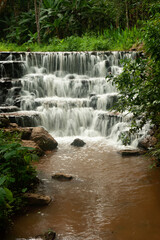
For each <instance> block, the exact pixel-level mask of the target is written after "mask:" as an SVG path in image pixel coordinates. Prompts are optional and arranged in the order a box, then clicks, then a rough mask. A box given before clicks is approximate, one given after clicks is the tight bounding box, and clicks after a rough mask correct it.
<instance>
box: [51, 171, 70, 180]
mask: <svg viewBox="0 0 160 240" xmlns="http://www.w3.org/2000/svg"><path fill="white" fill-rule="evenodd" d="M52 179H55V180H58V181H71V180H72V179H73V176H71V175H66V174H63V173H56V174H54V175H53V176H52Z"/></svg>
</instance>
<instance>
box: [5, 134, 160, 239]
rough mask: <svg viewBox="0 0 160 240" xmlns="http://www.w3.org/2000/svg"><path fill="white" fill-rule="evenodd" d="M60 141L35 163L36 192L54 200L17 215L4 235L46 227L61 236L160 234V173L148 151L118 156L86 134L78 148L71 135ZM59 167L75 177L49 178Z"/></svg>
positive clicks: (27, 233) (31, 233)
mask: <svg viewBox="0 0 160 240" xmlns="http://www.w3.org/2000/svg"><path fill="white" fill-rule="evenodd" d="M59 142H60V144H59V147H58V149H57V150H56V151H54V152H53V153H50V154H49V155H47V156H44V157H43V158H42V159H41V160H40V162H39V163H38V165H37V168H38V170H39V176H40V177H41V178H42V180H43V184H42V185H41V186H40V187H39V192H42V193H45V194H47V195H50V196H51V197H52V198H53V201H52V202H51V204H50V205H49V206H47V207H42V208H34V209H32V210H31V211H30V212H28V213H27V214H26V215H24V216H20V217H17V218H16V219H15V221H14V228H13V229H12V232H11V233H10V234H9V236H8V237H7V239H6V240H15V239H18V238H27V239H28V238H29V237H34V236H36V235H38V234H40V233H43V232H45V231H46V230H48V229H54V230H55V231H56V233H57V234H58V239H62V240H84V239H85V240H129V239H130V240H143V239H145V240H150V239H152V240H159V236H160V223H159V214H160V204H159V202H160V191H159V189H160V174H159V169H152V170H150V168H149V166H150V164H151V163H150V161H149V160H148V159H147V157H144V156H143V157H142V156H138V157H121V155H119V154H118V153H117V147H116V148H115V147H114V146H113V145H112V146H111V145H110V144H109V142H108V141H107V140H105V139H102V138H97V139H92V140H91V139H86V143H87V144H86V145H85V146H84V147H83V148H76V147H73V146H70V142H71V139H70V138H69V139H67V140H65V141H64V140H61V139H60V140H59ZM59 172H61V173H64V174H71V175H72V176H73V177H74V178H73V180H72V181H70V182H59V181H57V180H54V179H51V176H52V175H53V174H54V173H59Z"/></svg>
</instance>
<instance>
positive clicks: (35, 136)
mask: <svg viewBox="0 0 160 240" xmlns="http://www.w3.org/2000/svg"><path fill="white" fill-rule="evenodd" d="M31 140H33V141H34V142H35V143H36V144H37V145H38V146H39V147H40V148H41V149H42V150H43V151H48V150H49V151H50V150H53V149H55V148H57V145H58V143H57V141H56V140H55V139H54V138H53V137H52V136H51V135H50V134H49V133H48V132H47V131H46V130H45V129H44V128H42V127H34V128H33V130H32V134H31Z"/></svg>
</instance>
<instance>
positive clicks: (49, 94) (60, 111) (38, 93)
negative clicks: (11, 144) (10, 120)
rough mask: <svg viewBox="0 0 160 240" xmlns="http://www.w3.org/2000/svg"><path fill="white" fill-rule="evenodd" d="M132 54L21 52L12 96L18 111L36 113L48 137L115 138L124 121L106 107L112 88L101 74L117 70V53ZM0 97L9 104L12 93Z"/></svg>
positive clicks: (131, 55)
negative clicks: (18, 76) (17, 90)
mask: <svg viewBox="0 0 160 240" xmlns="http://www.w3.org/2000/svg"><path fill="white" fill-rule="evenodd" d="M135 57H136V53H135V52H66V53H62V52H55V53H26V54H21V55H20V60H21V61H22V62H24V63H25V66H26V74H25V75H24V76H23V77H22V78H21V84H22V90H21V92H20V96H19V98H18V99H16V101H18V102H19V103H20V109H21V111H29V112H30V113H31V112H32V113H35V114H38V115H39V118H38V119H37V121H36V124H37V125H42V126H44V127H45V128H46V129H47V130H48V131H49V132H50V133H51V134H53V136H54V137H64V136H83V137H86V136H88V137H97V136H105V137H108V138H112V139H114V140H115V141H119V138H118V137H119V134H120V132H121V131H126V130H128V126H127V123H126V122H124V117H122V116H120V115H118V114H114V113H113V112H110V110H109V109H110V108H111V107H112V106H113V104H114V103H115V102H116V100H117V90H116V88H115V87H114V86H113V85H112V83H111V82H107V79H106V76H107V75H109V74H115V75H116V74H119V73H120V72H121V71H122V67H121V64H120V60H121V59H124V58H135ZM15 84H16V81H15ZM6 102H8V103H10V104H11V102H12V98H11V97H10V96H9V98H8V99H7V101H6ZM33 111H34V112H33ZM34 124H35V123H34Z"/></svg>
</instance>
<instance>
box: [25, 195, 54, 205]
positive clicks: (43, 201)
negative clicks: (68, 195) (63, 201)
mask: <svg viewBox="0 0 160 240" xmlns="http://www.w3.org/2000/svg"><path fill="white" fill-rule="evenodd" d="M24 198H25V199H26V201H27V204H28V205H29V206H44V205H48V204H49V203H50V202H51V200H52V199H51V197H49V196H44V195H40V194H37V193H25V194H24Z"/></svg>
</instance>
